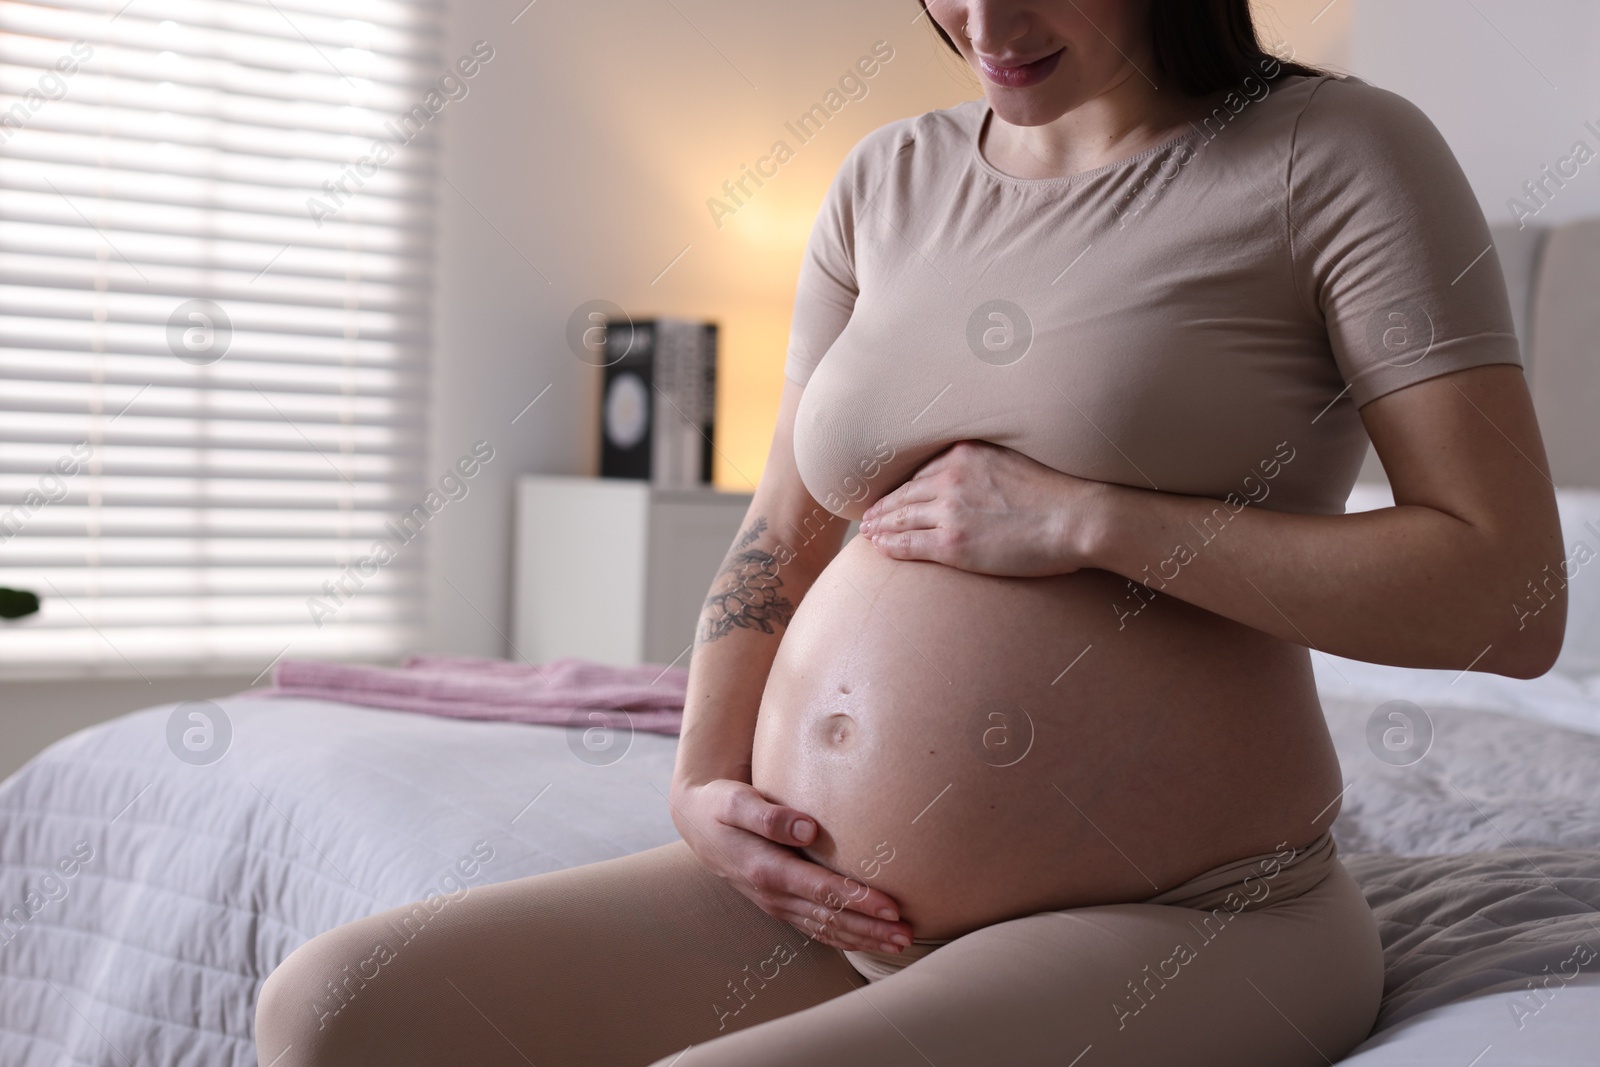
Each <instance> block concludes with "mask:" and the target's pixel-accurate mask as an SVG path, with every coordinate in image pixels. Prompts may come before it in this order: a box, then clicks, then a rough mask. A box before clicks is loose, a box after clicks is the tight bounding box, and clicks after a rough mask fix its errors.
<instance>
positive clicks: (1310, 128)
mask: <svg viewBox="0 0 1600 1067" xmlns="http://www.w3.org/2000/svg"><path fill="white" fill-rule="evenodd" d="M1298 81H1299V83H1300V84H1298V85H1297V86H1295V87H1294V88H1295V89H1297V90H1298V93H1296V94H1295V95H1297V96H1299V97H1300V98H1301V99H1300V101H1299V104H1300V106H1299V108H1298V112H1297V114H1296V118H1295V124H1294V139H1295V148H1296V151H1297V153H1300V152H1305V151H1316V152H1319V153H1320V154H1323V155H1326V156H1327V157H1328V158H1329V159H1330V160H1331V159H1334V158H1337V157H1338V156H1339V155H1340V154H1341V153H1347V152H1353V153H1355V154H1356V158H1357V159H1359V158H1361V157H1364V156H1367V155H1368V154H1370V153H1371V152H1373V151H1378V152H1384V153H1388V152H1392V151H1393V150H1394V149H1397V148H1398V149H1404V148H1405V147H1406V146H1407V145H1411V144H1413V143H1414V142H1415V140H1416V139H1417V138H1418V137H1421V138H1423V139H1425V140H1429V141H1431V140H1434V139H1436V138H1438V137H1439V132H1438V129H1437V128H1436V127H1435V126H1434V124H1433V122H1432V120H1430V119H1429V118H1428V116H1427V115H1426V114H1425V113H1424V112H1423V110H1422V109H1421V108H1419V107H1418V106H1417V105H1416V104H1413V103H1412V102H1411V101H1410V100H1407V99H1406V98H1405V97H1403V96H1401V95H1400V94H1399V93H1396V92H1392V91H1390V90H1388V89H1383V88H1380V87H1378V86H1376V85H1373V84H1371V83H1370V82H1366V81H1363V80H1362V79H1360V78H1358V77H1356V76H1355V75H1353V74H1344V75H1336V74H1323V75H1319V76H1316V77H1302V78H1299V79H1298ZM1351 162H1355V160H1354V159H1352V160H1351Z"/></svg>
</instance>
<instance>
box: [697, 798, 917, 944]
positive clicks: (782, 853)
mask: <svg viewBox="0 0 1600 1067" xmlns="http://www.w3.org/2000/svg"><path fill="white" fill-rule="evenodd" d="M671 800H672V821H673V823H675V824H676V825H677V827H678V832H679V833H680V834H682V835H683V839H684V841H686V842H687V843H688V845H689V848H690V849H691V850H693V852H694V854H695V856H696V857H698V858H699V860H700V862H701V863H703V864H704V865H705V866H706V867H707V868H708V869H709V870H710V871H711V872H712V873H714V874H716V875H717V876H718V877H720V878H721V879H722V880H723V881H725V882H727V883H728V884H729V885H731V886H733V887H734V888H735V889H737V890H738V891H739V892H741V893H743V894H744V895H745V896H747V897H749V898H750V899H751V900H752V901H754V902H755V903H756V906H757V907H759V908H760V909H761V910H762V911H764V912H766V913H767V914H768V915H770V916H772V917H773V918H774V919H779V920H781V921H783V922H786V923H789V924H790V925H791V926H794V927H795V928H797V929H799V930H800V931H801V932H802V933H804V934H805V935H806V936H807V937H810V938H812V939H814V940H817V941H820V942H822V943H823V944H825V945H831V946H832V947H834V948H838V949H851V950H855V951H876V952H898V951H900V949H902V948H904V947H905V946H906V945H909V944H910V943H911V936H912V935H911V926H910V924H908V923H905V922H902V921H900V909H899V907H898V906H897V905H896V904H895V902H894V900H893V899H892V898H890V897H889V896H888V895H887V894H885V893H882V892H880V891H879V890H876V889H873V888H871V887H870V886H867V885H865V884H863V883H862V882H861V881H860V880H858V879H855V878H846V877H844V876H843V875H840V874H835V873H834V872H833V871H830V870H829V869H828V868H826V867H823V866H822V865H820V864H816V863H812V862H811V861H810V860H807V859H805V858H804V857H802V856H800V855H799V854H798V853H796V852H795V851H794V849H796V848H803V847H805V846H806V845H809V844H811V843H812V842H813V841H815V840H816V838H817V824H816V820H814V819H812V818H811V817H810V816H808V815H806V814H805V813H804V812H800V811H796V810H795V809H794V808H789V807H784V806H783V805H781V804H773V803H770V802H769V801H768V800H767V798H766V797H764V796H762V795H761V793H760V791H759V790H757V789H756V788H755V786H753V785H751V784H749V783H748V782H740V781H735V780H734V779H731V778H717V779H713V780H711V781H708V782H699V783H680V782H676V781H674V782H673V784H672V797H671ZM895 938H901V939H903V940H904V942H905V944H904V945H901V944H897V943H895V942H894V940H893V939H895Z"/></svg>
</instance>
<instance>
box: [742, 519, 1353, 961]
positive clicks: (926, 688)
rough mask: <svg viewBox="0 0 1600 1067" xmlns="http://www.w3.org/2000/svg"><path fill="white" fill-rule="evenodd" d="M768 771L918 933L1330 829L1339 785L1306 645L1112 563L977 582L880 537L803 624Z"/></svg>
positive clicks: (842, 560) (824, 852) (1150, 879)
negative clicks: (910, 557)
mask: <svg viewBox="0 0 1600 1067" xmlns="http://www.w3.org/2000/svg"><path fill="white" fill-rule="evenodd" d="M1140 589H1141V590H1143V587H1140ZM1130 598H1131V599H1130ZM753 782H754V784H755V786H756V787H757V788H758V789H760V790H762V792H764V793H765V794H766V795H767V796H769V797H770V798H771V799H773V800H775V801H778V802H782V803H785V804H790V805H793V806H795V807H797V808H799V809H801V810H803V811H806V812H808V813H810V814H812V815H813V816H815V817H816V819H817V820H818V823H819V825H820V827H821V834H820V836H819V838H818V840H817V842H816V843H815V845H814V846H813V847H812V848H810V849H809V850H807V851H808V854H809V855H810V856H811V857H812V858H813V859H814V860H816V861H817V862H820V863H822V864H824V865H825V866H828V867H831V868H832V869H834V870H836V871H839V872H840V873H844V874H849V875H852V876H854V877H855V878H857V879H859V880H861V881H864V882H869V883H870V884H872V885H875V886H877V887H879V888H881V889H883V890H884V891H885V892H887V893H888V894H889V895H890V896H892V897H894V898H895V899H896V900H898V901H899V903H900V905H901V907H902V911H903V914H904V916H905V918H906V919H907V921H909V922H911V923H912V924H913V927H914V929H915V930H916V933H917V935H918V936H920V937H947V936H954V935H955V934H957V933H960V932H964V931H966V930H970V929H974V928H976V927H978V926H981V925H986V924H987V923H991V922H995V921H999V920H1001V919H1003V918H1007V917H1011V916H1015V915H1021V914H1027V913H1030V912H1033V911H1038V910H1043V909H1046V908H1055V907H1067V906H1073V905H1080V904H1089V903H1103V902H1108V901H1118V900H1120V901H1127V900H1140V899H1144V898H1147V897H1149V896H1152V895H1154V894H1155V893H1156V892H1157V891H1158V888H1159V889H1165V888H1167V887H1169V886H1171V885H1174V884H1177V883H1178V882H1181V881H1183V880H1184V879H1186V878H1188V877H1190V876H1192V875H1194V874H1195V873H1198V872H1199V871H1202V870H1206V869H1209V868H1210V867H1213V866H1216V865H1217V864H1219V863H1222V862H1224V861H1226V860H1229V859H1232V858H1236V857H1238V856H1242V855H1249V854H1254V853H1260V852H1266V851H1270V850H1272V849H1273V848H1275V847H1277V846H1278V845H1279V844H1280V843H1282V842H1284V841H1286V840H1287V841H1288V842H1289V843H1291V844H1302V843H1304V842H1306V841H1309V840H1311V839H1312V838H1313V837H1315V836H1316V834H1317V833H1319V832H1320V831H1321V830H1322V829H1323V828H1325V827H1326V825H1327V824H1328V823H1329V822H1331V820H1332V818H1333V815H1334V814H1336V812H1337V805H1336V804H1332V805H1331V806H1330V802H1332V801H1333V800H1334V798H1335V797H1336V796H1337V794H1338V793H1339V771H1338V764H1337V760H1336V758H1335V757H1334V755H1333V750H1332V746H1331V743H1330V742H1329V740H1328V736H1327V731H1326V728H1325V726H1324V724H1323V720H1322V716H1321V714H1320V709H1319V705H1318V702H1317V699H1316V692H1315V689H1314V687H1313V684H1312V679H1311V673H1310V668H1309V661H1308V659H1307V656H1306V653H1305V651H1304V650H1303V649H1299V648H1295V647H1293V646H1290V645H1286V644H1284V643H1283V642H1280V641H1278V640H1277V639H1275V638H1272V637H1269V636H1267V635H1265V634H1262V633H1260V632H1259V631H1255V630H1251V629H1249V628H1247V627H1243V626H1239V625H1238V624H1235V623H1232V622H1230V621H1228V620H1226V619H1222V618H1221V617H1219V616H1216V615H1212V614H1210V613H1208V612H1204V611H1201V610H1200V609H1197V608H1194V607H1192V606H1190V605H1187V604H1184V603H1183V602H1181V601H1177V600H1174V599H1172V598H1171V597H1166V596H1155V595H1154V594H1151V593H1149V592H1148V591H1143V592H1142V595H1139V596H1135V595H1133V594H1131V593H1130V592H1129V589H1128V583H1127V582H1126V581H1125V580H1124V579H1122V578H1119V577H1117V576H1115V575H1112V574H1109V573H1107V572H1104V571H1094V570H1086V571H1080V572H1077V573H1075V574H1070V575H1060V576H1056V577H1052V578H1042V579H1041V578H1027V579H1015V578H997V577H990V576H984V575H975V574H971V573H968V572H965V571H960V570H956V569H954V568H950V567H946V566H943V565H941V564H935V563H927V562H906V561H896V560H891V559H888V558H887V557H884V556H882V555H881V554H880V553H879V552H878V550H877V549H875V548H874V547H873V546H872V545H871V544H870V543H868V542H867V541H866V540H865V539H863V538H859V537H858V538H855V539H853V540H852V541H850V542H849V543H848V544H847V545H846V546H845V547H844V549H843V550H842V551H841V552H840V554H839V555H838V556H837V557H836V558H835V559H834V561H833V562H832V563H831V564H830V565H829V566H828V567H827V568H826V569H825V570H824V571H823V573H822V574H821V575H820V576H819V578H818V579H817V581H816V583H815V584H814V585H813V586H812V588H811V590H810V591H809V592H808V593H807V595H806V597H805V599H804V600H803V601H802V602H801V605H800V607H799V609H798V610H797V611H796V613H795V616H794V619H793V621H792V623H791V624H790V626H789V628H788V630H787V631H786V633H785V636H784V638H783V641H782V644H781V645H780V647H779V651H778V655H777V657H776V660H775V661H774V663H773V665H772V670H771V673H770V675H769V677H768V681H767V686H766V690H765V693H764V695H763V698H762V703H761V709H760V717H759V719H758V723H757V728H756V737H755V747H754V754H753ZM1319 812H1320V813H1321V814H1320V815H1319ZM1313 819H1319V820H1320V821H1318V822H1317V823H1316V825H1315V828H1313Z"/></svg>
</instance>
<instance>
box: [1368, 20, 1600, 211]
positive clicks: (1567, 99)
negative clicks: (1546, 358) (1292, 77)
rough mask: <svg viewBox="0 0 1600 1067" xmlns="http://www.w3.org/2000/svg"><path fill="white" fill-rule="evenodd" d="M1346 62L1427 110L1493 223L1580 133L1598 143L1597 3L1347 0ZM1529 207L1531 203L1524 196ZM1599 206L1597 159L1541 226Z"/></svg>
mask: <svg viewBox="0 0 1600 1067" xmlns="http://www.w3.org/2000/svg"><path fill="white" fill-rule="evenodd" d="M1351 2H1352V4H1353V14H1352V18H1351V27H1350V67H1351V70H1352V71H1353V72H1354V73H1355V74H1357V75H1359V76H1360V77H1362V78H1365V79H1366V80H1367V81H1370V82H1372V83H1374V84H1376V85H1380V86H1382V87H1383V88H1385V89H1391V90H1393V91H1395V92H1397V93H1399V94H1400V95H1401V96H1404V97H1406V98H1407V99H1409V100H1411V101H1412V102H1413V103H1415V104H1416V105H1417V106H1419V107H1420V108H1422V110H1423V111H1425V112H1427V114H1428V116H1429V118H1431V119H1433V122H1434V124H1435V125H1436V126H1438V127H1439V130H1440V132H1441V133H1443V134H1444V137H1445V140H1446V141H1448V142H1449V144H1450V147H1451V149H1453V150H1454V152H1455V154H1456V157H1457V158H1458V159H1459V160H1460V161H1461V165H1462V168H1463V169H1464V170H1465V171H1466V173H1467V177H1468V178H1469V179H1470V180H1471V182H1472V187H1473V189H1474V190H1476V191H1477V193H1478V199H1479V202H1480V203H1481V204H1482V207H1483V211H1484V214H1485V215H1486V216H1487V217H1488V219H1489V221H1490V222H1491V223H1498V222H1512V221H1515V218H1516V216H1515V215H1514V214H1513V213H1512V212H1511V211H1510V210H1509V209H1508V207H1507V205H1506V201H1507V200H1508V199H1509V198H1511V197H1524V199H1526V197H1525V194H1524V193H1523V192H1522V186H1523V183H1524V182H1526V181H1529V180H1530V179H1535V178H1538V177H1540V168H1541V167H1543V166H1545V165H1546V164H1549V165H1551V166H1552V167H1554V165H1555V163H1556V161H1557V160H1558V159H1559V158H1561V157H1563V156H1566V155H1567V154H1568V153H1569V152H1570V150H1571V149H1572V146H1573V144H1574V142H1576V141H1578V140H1580V139H1582V140H1584V141H1587V142H1588V145H1589V147H1590V149H1592V150H1594V151H1596V152H1600V134H1597V133H1595V132H1592V131H1589V130H1587V129H1585V127H1584V123H1585V122H1592V123H1593V124H1594V125H1595V127H1596V129H1600V4H1596V3H1595V2H1594V0H1472V3H1467V2H1465V0H1351ZM1527 202H1528V203H1529V204H1530V206H1536V205H1534V203H1533V201H1531V200H1527ZM1596 215H1600V159H1597V160H1596V161H1595V162H1593V163H1590V164H1589V165H1587V166H1585V167H1583V168H1581V169H1580V171H1579V175H1578V177H1577V178H1576V179H1574V180H1572V181H1571V182H1569V183H1568V184H1567V186H1566V188H1564V189H1560V190H1558V191H1557V192H1556V194H1555V196H1554V197H1553V198H1551V199H1550V201H1549V206H1548V207H1547V208H1545V209H1542V210H1541V211H1540V213H1539V215H1538V216H1537V221H1538V222H1539V223H1541V224H1543V223H1547V222H1564V221H1568V220H1570V219H1574V218H1581V217H1592V216H1596Z"/></svg>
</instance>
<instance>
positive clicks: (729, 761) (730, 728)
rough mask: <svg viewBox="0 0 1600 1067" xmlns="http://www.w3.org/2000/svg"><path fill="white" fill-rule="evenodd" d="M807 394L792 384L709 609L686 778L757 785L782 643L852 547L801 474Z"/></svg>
mask: <svg viewBox="0 0 1600 1067" xmlns="http://www.w3.org/2000/svg"><path fill="white" fill-rule="evenodd" d="M802 391H803V390H802V387H801V386H799V385H796V384H795V383H793V382H791V381H788V380H787V379H786V380H785V381H784V386H783V396H782V399H781V400H780V402H779V408H778V421H777V426H776V428H775V429H774V431H773V435H772V445H771V448H770V450H769V451H768V453H767V463H766V467H765V469H764V470H763V472H762V475H761V482H760V484H759V485H757V486H756V491H755V493H754V494H753V496H752V498H751V501H750V509H749V511H747V512H746V513H745V519H744V523H743V524H742V525H741V527H740V532H739V535H738V537H736V538H735V539H734V542H733V544H732V546H730V547H729V549H728V553H727V555H726V556H725V557H723V561H722V567H721V569H720V570H719V571H718V573H717V576H716V578H715V579H713V580H712V583H711V589H710V590H709V592H708V594H707V597H706V602H705V605H704V607H703V608H702V610H701V614H700V622H699V627H698V629H697V631H696V633H695V640H694V651H693V653H692V655H691V658H690V660H689V690H688V694H687V696H686V698H685V703H684V716H683V733H682V735H681V737H680V739H679V741H678V758H677V765H676V767H675V769H674V777H675V778H678V779H682V780H685V781H690V782H696V781H709V780H711V779H714V778H733V779H737V780H740V781H745V782H748V781H749V780H750V754H751V743H752V740H753V738H754V736H755V726H756V709H757V707H758V706H759V705H760V703H761V693H762V691H763V690H764V689H765V688H766V684H767V672H768V670H769V669H770V668H771V667H772V660H773V657H775V656H776V655H777V652H778V641H779V640H780V639H781V638H782V637H783V631H784V630H785V629H786V628H787V627H788V624H789V619H790V618H791V617H792V616H793V614H794V610H795V608H796V607H798V606H799V604H800V600H801V598H802V597H804V596H805V594H806V591H807V590H808V589H810V588H811V584H812V582H814V581H815V580H816V577H817V575H818V574H819V573H821V571H822V568H824V567H826V566H827V565H828V562H829V561H830V560H831V559H833V557H834V556H835V555H837V554H838V552H839V549H840V547H841V546H842V545H843V543H844V534H845V529H846V527H847V526H848V525H849V524H848V523H847V522H845V520H843V519H841V518H839V517H838V516H836V515H833V514H831V513H829V512H828V511H827V510H826V509H825V508H823V507H822V506H821V505H820V504H818V503H817V502H816V501H815V500H814V499H812V496H811V494H810V493H809V492H808V491H807V490H806V487H805V485H804V483H802V482H801V480H800V474H799V471H798V470H796V468H795V462H794V415H795V409H796V407H797V406H798V405H799V402H800V395H801V393H802Z"/></svg>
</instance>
